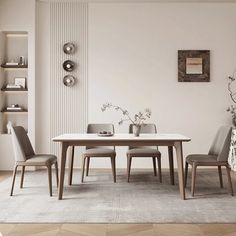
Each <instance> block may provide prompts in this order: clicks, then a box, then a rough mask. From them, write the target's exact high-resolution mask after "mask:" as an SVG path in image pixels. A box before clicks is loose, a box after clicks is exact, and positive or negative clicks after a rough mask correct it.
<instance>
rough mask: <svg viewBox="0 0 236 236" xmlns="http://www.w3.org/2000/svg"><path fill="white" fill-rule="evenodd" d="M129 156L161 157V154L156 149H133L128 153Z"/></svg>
mask: <svg viewBox="0 0 236 236" xmlns="http://www.w3.org/2000/svg"><path fill="white" fill-rule="evenodd" d="M127 155H129V156H132V157H159V156H161V153H160V152H159V151H158V150H157V149H154V148H133V149H129V150H128V151H127Z"/></svg>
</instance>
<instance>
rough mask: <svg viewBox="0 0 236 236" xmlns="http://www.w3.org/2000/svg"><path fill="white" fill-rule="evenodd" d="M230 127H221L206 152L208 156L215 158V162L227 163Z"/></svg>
mask: <svg viewBox="0 0 236 236" xmlns="http://www.w3.org/2000/svg"><path fill="white" fill-rule="evenodd" d="M231 133H232V127H230V126H221V127H220V128H219V130H218V131H217V134H216V136H215V138H214V140H213V143H212V145H211V147H210V150H209V152H208V154H209V155H215V156H217V161H227V160H228V155H229V148H230V141H231Z"/></svg>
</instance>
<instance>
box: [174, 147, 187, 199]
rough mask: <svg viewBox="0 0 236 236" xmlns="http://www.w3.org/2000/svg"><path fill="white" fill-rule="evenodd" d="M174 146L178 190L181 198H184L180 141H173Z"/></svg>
mask: <svg viewBox="0 0 236 236" xmlns="http://www.w3.org/2000/svg"><path fill="white" fill-rule="evenodd" d="M174 146H175V149H176V158H177V166H178V179H179V192H180V196H181V197H182V199H183V200H185V188H184V167H183V150H182V142H175V143H174Z"/></svg>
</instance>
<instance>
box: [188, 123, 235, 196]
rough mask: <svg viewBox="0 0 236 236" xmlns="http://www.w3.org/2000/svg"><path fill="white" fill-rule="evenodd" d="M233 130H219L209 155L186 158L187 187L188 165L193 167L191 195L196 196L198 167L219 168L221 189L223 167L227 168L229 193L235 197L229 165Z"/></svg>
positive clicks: (221, 185)
mask: <svg viewBox="0 0 236 236" xmlns="http://www.w3.org/2000/svg"><path fill="white" fill-rule="evenodd" d="M231 132H232V128H231V127H229V126H222V127H220V128H219V130H218V132H217V134H216V136H215V138H214V141H213V143H212V145H211V147H210V150H209V152H208V154H205V155H204V154H192V155H189V156H187V157H186V162H185V187H186V185H187V177H188V165H191V166H192V184H191V194H192V196H194V192H195V183H196V170H197V167H198V166H217V167H218V173H219V180H220V187H221V188H223V180H222V171H221V167H222V166H224V167H226V171H227V177H228V187H229V192H230V193H231V195H232V196H233V187H232V181H231V176H230V167H229V165H228V161H227V160H228V154H229V147H230V139H231Z"/></svg>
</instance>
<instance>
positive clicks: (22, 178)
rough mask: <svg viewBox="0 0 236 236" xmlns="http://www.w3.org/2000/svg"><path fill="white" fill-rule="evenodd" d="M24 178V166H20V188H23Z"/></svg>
mask: <svg viewBox="0 0 236 236" xmlns="http://www.w3.org/2000/svg"><path fill="white" fill-rule="evenodd" d="M24 176H25V166H22V170H21V180H20V188H23V184H24Z"/></svg>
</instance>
